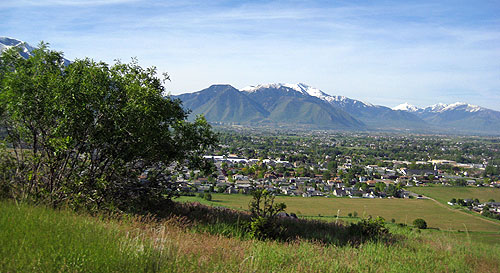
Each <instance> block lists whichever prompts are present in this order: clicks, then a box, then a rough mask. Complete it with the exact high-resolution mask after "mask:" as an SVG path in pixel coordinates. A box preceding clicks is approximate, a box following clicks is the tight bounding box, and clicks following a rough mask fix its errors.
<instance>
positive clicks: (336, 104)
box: [175, 83, 500, 135]
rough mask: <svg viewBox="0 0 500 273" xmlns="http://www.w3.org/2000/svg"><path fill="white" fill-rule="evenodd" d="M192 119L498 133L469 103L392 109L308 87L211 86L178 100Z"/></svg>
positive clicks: (499, 117)
mask: <svg viewBox="0 0 500 273" xmlns="http://www.w3.org/2000/svg"><path fill="white" fill-rule="evenodd" d="M175 97H177V98H179V99H180V100H182V101H183V105H184V107H186V108H188V109H190V110H192V115H193V116H195V115H198V114H203V115H205V117H206V118H207V120H208V121H210V122H214V123H223V124H245V125H263V126H266V125H271V126H272V125H276V126H284V127H287V126H288V127H305V128H311V129H332V130H356V131H358V130H384V131H403V132H406V131H410V132H425V133H466V134H493V135H498V134H500V112H498V111H494V110H490V109H486V108H483V107H480V106H476V105H471V104H467V103H454V104H450V105H446V104H436V105H433V106H429V107H426V108H422V109H420V108H417V107H414V106H411V105H409V104H407V103H405V104H402V105H399V106H397V107H394V108H392V109H391V108H389V107H385V106H380V105H373V104H370V103H365V102H362V101H359V100H354V99H350V98H347V97H343V96H331V95H328V94H326V93H324V92H322V91H321V90H319V89H316V88H313V87H310V86H307V85H305V84H302V83H299V84H266V85H258V86H250V87H246V88H243V89H242V90H238V89H236V88H234V87H232V86H231V85H212V86H210V87H209V88H206V89H203V90H201V91H198V92H194V93H186V94H181V95H178V96H175Z"/></svg>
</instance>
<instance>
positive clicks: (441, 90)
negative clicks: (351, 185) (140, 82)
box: [0, 0, 500, 110]
mask: <svg viewBox="0 0 500 273" xmlns="http://www.w3.org/2000/svg"><path fill="white" fill-rule="evenodd" d="M63 2H64V3H63ZM14 3H15V5H14ZM35 5H40V6H36V7H35ZM75 7H77V8H75ZM0 12H4V13H5V14H8V15H7V17H6V18H4V24H3V26H0V29H2V30H5V31H2V32H4V33H6V34H9V36H14V37H18V38H20V39H25V40H27V41H29V42H35V43H36V42H38V40H45V41H48V42H51V43H52V45H53V47H54V48H56V49H59V50H63V51H64V52H65V53H66V55H67V56H68V57H70V58H74V57H84V56H91V57H94V58H96V59H103V60H105V61H108V62H112V60H113V59H117V58H120V59H123V60H128V59H129V58H130V57H131V56H137V57H139V60H140V61H141V62H142V63H143V64H144V65H156V66H158V67H159V69H160V70H162V71H168V72H169V73H170V74H172V83H170V84H169V85H168V87H167V88H168V89H170V90H171V91H172V92H174V93H179V92H186V91H195V90H199V89H202V88H204V87H206V86H208V85H209V84H211V83H215V82H219V83H220V82H226V83H231V84H233V85H235V86H236V87H243V86H246V85H250V84H258V83H265V82H278V81H279V82H306V83H309V84H311V85H313V86H316V87H319V88H321V89H323V90H324V91H326V92H328V93H331V94H340V95H347V96H351V97H353V98H357V99H362V100H366V101H370V102H373V103H378V104H393V105H396V104H398V103H401V102H404V101H409V102H410V103H413V104H417V105H421V106H423V105H426V104H432V103H436V101H434V100H435V99H437V98H439V99H440V100H444V99H446V98H448V99H450V100H451V99H455V98H460V100H465V101H468V102H471V103H476V104H481V105H484V106H487V107H490V108H495V109H498V110H500V103H498V96H499V93H500V79H499V78H498V75H499V74H500V66H499V65H498V61H497V60H498V59H500V58H499V57H500V31H499V29H500V21H499V19H498V17H497V16H496V15H497V14H498V12H500V7H499V6H498V5H494V4H491V3H490V2H485V3H483V2H481V4H479V3H475V4H467V5H465V6H461V5H459V4H456V3H455V2H453V3H452V2H446V1H445V2H441V1H440V2H435V1H415V2H413V3H411V2H410V3H408V2H404V3H403V2H399V1H388V2H378V3H376V4H375V3H373V2H371V1H356V2H340V4H338V3H337V4H330V3H328V2H324V1H199V0H192V1H139V0H137V1H128V0H127V1H126V0H112V1H104V0H102V1H101V0H91V1H83V0H78V1H62V0H50V1H41V3H40V2H39V1H27V0H21V1H15V2H7V3H5V2H2V4H0ZM27 18H29V19H27ZM495 98H496V99H495ZM444 102H450V101H444Z"/></svg>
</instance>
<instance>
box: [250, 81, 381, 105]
mask: <svg viewBox="0 0 500 273" xmlns="http://www.w3.org/2000/svg"><path fill="white" fill-rule="evenodd" d="M261 89H280V90H286V91H295V92H298V93H300V94H303V95H306V96H312V97H316V98H319V99H321V100H323V101H326V102H328V103H330V104H341V105H345V104H359V105H360V106H362V107H368V106H373V105H372V104H370V103H364V102H362V101H359V100H353V99H350V98H348V97H344V96H332V95H328V94H326V93H325V92H323V91H321V90H320V89H318V88H315V87H312V86H309V85H307V84H304V83H296V84H292V83H270V84H260V85H256V86H248V87H245V88H243V89H241V91H245V92H250V93H251V92H256V91H258V90H261Z"/></svg>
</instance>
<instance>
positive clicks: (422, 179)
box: [177, 156, 500, 198]
mask: <svg viewBox="0 0 500 273" xmlns="http://www.w3.org/2000/svg"><path fill="white" fill-rule="evenodd" d="M205 158H206V159H211V160H213V161H214V163H215V166H217V169H218V176H217V178H216V179H212V180H211V181H209V179H207V178H205V177H199V176H198V177H196V178H193V177H190V174H189V173H188V172H186V173H185V174H184V175H182V176H178V178H177V179H178V182H180V183H181V184H184V185H185V187H184V188H183V189H182V190H191V191H192V190H193V189H195V190H196V191H198V192H204V191H214V192H224V193H228V194H233V193H243V194H247V193H249V192H251V191H252V190H254V189H259V188H265V189H267V190H269V191H271V192H275V193H276V194H280V195H289V196H303V197H312V196H336V197H351V198H384V197H399V198H421V197H419V196H418V195H415V194H412V193H411V192H408V191H406V190H404V189H402V187H403V186H426V185H427V184H429V183H442V184H444V185H449V181H452V180H453V179H463V177H461V176H454V175H447V174H445V173H443V172H442V171H440V170H439V169H438V168H437V167H436V166H437V164H438V163H439V164H441V163H443V162H431V163H434V169H430V170H428V169H408V168H388V167H381V166H378V165H367V166H365V167H364V169H365V172H366V173H370V174H377V177H379V178H377V179H369V177H368V176H363V175H357V176H356V177H354V178H352V179H351V180H350V181H349V180H348V181H346V179H340V178H339V177H334V178H331V179H323V177H322V175H315V176H314V177H294V176H291V177H284V175H282V174H277V173H275V172H268V173H266V174H265V175H264V177H262V178H259V179H257V178H254V177H251V176H246V175H243V174H238V173H235V174H226V173H225V172H224V171H223V170H222V164H223V163H224V164H226V166H229V167H235V166H242V165H244V166H251V165H253V164H266V166H268V167H271V166H272V167H276V166H282V167H285V168H293V167H295V164H292V163H290V162H288V161H282V160H273V159H264V160H259V159H245V158H239V157H236V156H205ZM392 163H393V164H391V165H393V166H395V167H396V166H398V165H400V164H408V163H410V162H404V161H401V162H399V161H396V162H392ZM448 163H449V162H448ZM417 164H429V162H426V161H423V162H417ZM443 164H444V163H443ZM349 168H351V165H350V162H349V161H347V162H346V163H345V164H343V165H341V166H339V168H338V169H339V170H342V171H347V170H348V169H349ZM371 177H373V176H371ZM466 181H467V184H468V185H480V183H478V182H476V181H477V180H475V179H467V180H466ZM382 183H383V184H385V185H386V186H387V187H390V186H391V185H392V186H400V187H398V189H397V191H394V190H393V191H392V192H391V194H387V193H386V192H384V191H383V190H380V188H381V187H375V186H376V185H377V184H382ZM362 184H366V185H367V186H364V187H360V185H362ZM490 186H493V187H500V182H494V183H491V184H490ZM376 188H377V189H376ZM382 188H384V187H382Z"/></svg>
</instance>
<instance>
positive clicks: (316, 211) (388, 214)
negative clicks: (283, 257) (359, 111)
mask: <svg viewBox="0 0 500 273" xmlns="http://www.w3.org/2000/svg"><path fill="white" fill-rule="evenodd" d="M212 196H213V201H205V200H203V199H201V198H198V197H187V196H182V197H180V198H179V199H178V200H179V201H181V202H188V201H189V202H202V203H205V204H207V205H212V206H225V207H229V208H233V209H240V210H245V209H248V202H249V201H250V199H251V196H248V195H241V194H212ZM276 201H277V202H285V203H286V205H287V209H286V210H287V212H294V213H296V214H298V215H300V216H328V218H329V219H331V218H332V217H333V216H337V215H339V216H341V217H346V216H347V215H348V213H353V212H357V213H358V216H359V217H368V216H369V215H371V216H373V217H375V216H382V217H384V218H385V219H386V220H387V221H390V220H391V219H394V220H395V221H396V222H398V223H406V224H411V223H412V222H413V220H414V219H416V218H423V219H425V221H426V222H427V224H428V225H429V226H430V227H433V228H439V229H441V230H447V231H451V230H454V231H457V230H461V231H465V230H467V231H480V232H494V233H499V232H500V223H499V224H496V223H492V222H490V221H483V220H482V219H478V216H476V215H472V214H463V213H459V212H457V211H453V210H449V209H446V208H445V207H441V206H439V205H438V204H436V203H435V202H433V201H431V200H417V199H413V200H411V199H365V198H355V199H351V198H325V197H313V198H303V197H289V196H278V197H276Z"/></svg>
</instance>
